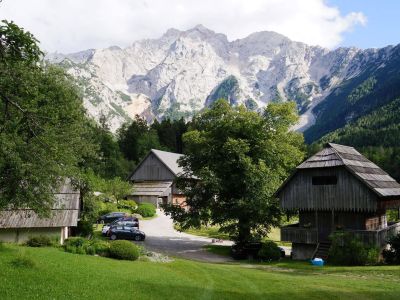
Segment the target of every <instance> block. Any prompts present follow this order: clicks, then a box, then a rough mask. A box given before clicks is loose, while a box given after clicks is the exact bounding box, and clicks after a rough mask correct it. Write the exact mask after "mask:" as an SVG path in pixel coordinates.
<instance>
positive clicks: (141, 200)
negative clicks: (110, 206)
mask: <svg viewBox="0 0 400 300" xmlns="http://www.w3.org/2000/svg"><path fill="white" fill-rule="evenodd" d="M129 199H132V200H133V201H135V202H136V203H137V204H140V203H152V204H154V205H155V206H157V201H158V197H157V196H129Z"/></svg>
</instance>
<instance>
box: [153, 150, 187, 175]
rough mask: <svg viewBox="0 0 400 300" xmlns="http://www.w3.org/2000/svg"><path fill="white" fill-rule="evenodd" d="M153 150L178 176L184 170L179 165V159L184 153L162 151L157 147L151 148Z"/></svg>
mask: <svg viewBox="0 0 400 300" xmlns="http://www.w3.org/2000/svg"><path fill="white" fill-rule="evenodd" d="M151 152H152V153H153V154H154V155H155V156H156V157H157V158H158V159H159V160H160V161H161V162H162V163H163V164H164V165H165V166H166V167H167V168H168V169H169V170H170V171H171V172H172V173H173V174H174V175H175V176H178V175H179V174H180V173H182V172H183V168H182V167H180V166H179V165H178V159H180V158H181V157H182V156H183V154H179V153H173V152H167V151H161V150H156V149H151Z"/></svg>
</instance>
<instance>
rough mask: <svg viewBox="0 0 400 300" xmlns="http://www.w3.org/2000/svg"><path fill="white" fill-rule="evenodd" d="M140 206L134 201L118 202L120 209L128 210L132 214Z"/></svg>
mask: <svg viewBox="0 0 400 300" xmlns="http://www.w3.org/2000/svg"><path fill="white" fill-rule="evenodd" d="M137 208H138V205H137V204H136V202H135V201H133V200H121V201H119V202H118V209H128V210H129V212H130V213H132V212H134V211H135V210H136V209H137Z"/></svg>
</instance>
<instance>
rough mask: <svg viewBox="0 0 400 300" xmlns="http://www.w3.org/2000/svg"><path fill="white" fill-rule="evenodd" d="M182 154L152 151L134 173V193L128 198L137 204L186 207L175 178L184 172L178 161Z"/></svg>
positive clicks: (132, 175) (132, 179)
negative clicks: (169, 204)
mask: <svg viewBox="0 0 400 300" xmlns="http://www.w3.org/2000/svg"><path fill="white" fill-rule="evenodd" d="M181 157H182V154H178V153H172V152H166V151H161V150H156V149H152V150H151V151H150V152H149V153H148V154H147V155H146V157H145V158H144V159H143V160H142V161H141V162H140V164H139V165H138V166H137V167H136V169H135V170H134V171H133V172H132V174H131V175H130V177H129V179H130V181H131V182H132V183H133V193H132V194H131V195H129V196H128V197H127V198H129V199H132V200H135V201H136V202H137V203H143V202H148V203H153V204H154V205H156V206H158V205H159V204H160V203H173V204H178V205H184V202H185V196H184V195H182V193H181V192H180V191H179V190H178V189H177V188H176V186H175V184H174V180H175V178H176V177H177V176H178V175H179V174H180V173H181V172H183V169H182V168H181V167H180V166H179V164H178V160H179V159H180V158H181Z"/></svg>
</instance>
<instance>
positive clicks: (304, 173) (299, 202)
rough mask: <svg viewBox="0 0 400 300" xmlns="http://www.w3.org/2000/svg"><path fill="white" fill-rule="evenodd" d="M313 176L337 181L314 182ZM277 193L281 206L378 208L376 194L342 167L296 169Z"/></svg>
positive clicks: (298, 207)
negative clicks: (335, 177) (317, 183)
mask: <svg viewBox="0 0 400 300" xmlns="http://www.w3.org/2000/svg"><path fill="white" fill-rule="evenodd" d="M313 176H337V184H335V185H313V184H312V177H313ZM278 196H279V198H280V202H281V207H282V208H284V209H303V210H316V209H317V210H332V209H334V210H356V211H375V210H376V209H377V196H376V195H375V194H374V193H373V192H372V191H370V190H369V189H368V188H367V187H366V186H365V185H364V184H362V183H361V182H360V181H359V180H358V179H357V178H355V177H354V176H353V175H352V174H351V173H350V172H349V171H347V170H346V169H345V168H343V167H336V168H324V169H299V170H298V171H297V173H296V174H295V175H294V176H293V178H291V180H290V181H289V182H288V183H287V184H286V186H285V187H284V188H283V189H282V190H281V191H280V192H279V195H278Z"/></svg>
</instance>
